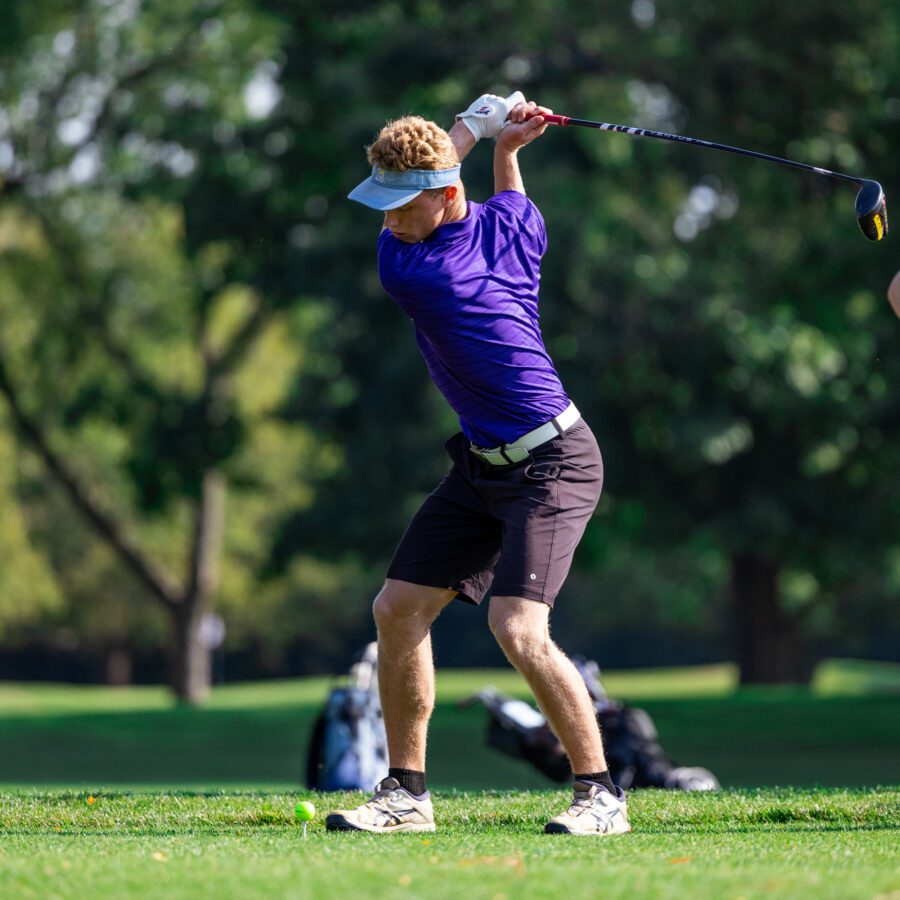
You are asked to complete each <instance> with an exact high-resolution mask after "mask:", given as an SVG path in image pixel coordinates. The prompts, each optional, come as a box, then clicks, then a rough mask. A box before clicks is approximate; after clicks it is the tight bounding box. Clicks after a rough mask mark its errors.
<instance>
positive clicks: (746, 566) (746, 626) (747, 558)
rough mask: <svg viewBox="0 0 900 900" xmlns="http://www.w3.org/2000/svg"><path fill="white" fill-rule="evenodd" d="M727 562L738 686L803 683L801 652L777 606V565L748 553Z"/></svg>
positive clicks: (806, 673) (793, 627) (805, 665)
mask: <svg viewBox="0 0 900 900" xmlns="http://www.w3.org/2000/svg"><path fill="white" fill-rule="evenodd" d="M731 563H732V565H731V599H732V607H733V610H734V621H735V626H736V628H737V662H738V667H739V669H740V681H741V684H742V685H746V684H783V683H787V682H804V683H805V682H808V681H809V677H810V671H811V667H810V665H809V660H808V654H807V650H806V648H805V647H804V646H803V642H802V641H801V639H800V638H799V636H798V633H797V624H796V622H795V621H794V619H793V618H792V617H791V616H789V615H787V614H786V613H785V611H784V610H783V609H782V607H781V603H780V597H779V592H778V573H779V563H778V562H777V561H776V560H773V559H767V558H764V557H762V556H757V555H755V554H752V553H747V554H738V555H736V556H734V557H733V558H732V561H731Z"/></svg>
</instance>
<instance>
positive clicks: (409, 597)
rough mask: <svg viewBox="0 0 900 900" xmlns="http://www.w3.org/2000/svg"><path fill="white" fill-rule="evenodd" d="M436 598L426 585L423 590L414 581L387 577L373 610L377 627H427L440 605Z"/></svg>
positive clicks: (421, 628)
mask: <svg viewBox="0 0 900 900" xmlns="http://www.w3.org/2000/svg"><path fill="white" fill-rule="evenodd" d="M451 596H452V594H451ZM439 601H440V598H439V597H438V596H436V595H435V596H431V594H430V593H429V592H428V589H425V590H424V591H423V590H422V589H421V588H419V586H417V585H413V584H408V583H407V582H403V581H391V580H388V581H387V582H385V585H384V587H383V588H382V589H381V590H380V591H379V593H378V596H377V597H376V598H375V602H374V604H373V605H372V613H373V615H374V616H375V624H376V626H377V627H378V630H379V631H384V630H389V631H394V632H395V631H397V630H403V631H408V632H410V633H416V634H417V633H419V632H422V631H427V630H428V628H429V627H430V626H431V623H432V622H433V621H434V620H435V618H437V614H438V613H439V612H440V609H441V604H440V602H439Z"/></svg>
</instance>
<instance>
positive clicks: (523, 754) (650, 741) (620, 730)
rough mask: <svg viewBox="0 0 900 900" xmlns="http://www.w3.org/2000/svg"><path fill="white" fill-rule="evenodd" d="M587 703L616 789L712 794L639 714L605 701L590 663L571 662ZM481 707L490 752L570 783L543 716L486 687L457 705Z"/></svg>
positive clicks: (707, 782)
mask: <svg viewBox="0 0 900 900" xmlns="http://www.w3.org/2000/svg"><path fill="white" fill-rule="evenodd" d="M574 662H575V665H576V667H577V668H578V671H579V673H580V674H581V677H582V678H583V679H584V682H585V685H586V686H587V689H588V692H589V693H590V695H591V699H592V700H593V702H594V710H595V711H596V714H597V721H598V723H599V724H600V731H601V732H602V734H603V747H604V750H605V752H606V761H607V763H608V765H609V772H610V777H611V778H612V780H613V781H614V782H615V783H616V784H618V785H619V786H620V787H622V788H626V789H627V788H635V787H659V788H672V789H680V790H684V791H714V790H718V788H719V782H718V780H717V779H716V777H715V775H713V773H712V772H710V771H709V770H708V769H703V768H696V767H693V768H689V767H685V766H676V765H675V764H674V763H673V762H672V760H671V759H670V758H669V756H668V755H667V754H666V753H665V752H664V751H663V749H662V747H661V746H660V744H659V735H658V734H657V731H656V726H655V725H654V724H653V720H652V719H651V718H650V716H649V715H648V713H647V712H646V711H645V710H643V709H637V708H635V707H631V706H626V705H625V704H624V703H619V702H617V701H615V700H611V699H610V698H609V697H608V696H607V694H606V691H605V690H604V688H603V685H602V684H601V683H600V678H599V675H600V670H599V668H598V667H597V664H596V663H595V662H589V661H586V660H584V659H580V658H576V659H575V660H574ZM479 700H480V701H481V702H482V703H484V705H485V706H486V707H487V710H488V732H487V740H488V744H489V745H490V746H491V747H494V748H495V749H496V750H499V751H500V752H501V753H506V754H507V755H508V756H513V757H516V758H517V759H525V760H527V761H528V762H530V763H531V764H532V765H533V766H534V767H535V768H536V769H537V770H538V771H540V772H542V773H543V774H544V775H546V776H547V777H548V778H551V779H552V780H554V781H560V782H562V781H567V780H569V779H571V778H572V769H571V767H570V766H569V760H568V758H567V757H566V754H565V751H564V750H563V748H562V745H561V744H560V742H559V740H558V739H557V737H556V735H555V734H554V733H553V731H552V730H551V728H550V726H549V724H548V723H547V720H546V719H545V718H544V716H543V715H542V714H541V713H540V712H539V711H538V710H537V709H535V708H534V707H533V706H531V705H530V704H528V703H526V702H525V701H523V700H516V699H514V698H512V697H507V696H505V695H504V694H501V693H500V692H499V691H497V690H496V689H494V688H491V687H488V688H485V689H483V690H481V691H479V692H478V693H477V694H473V695H472V696H471V697H468V698H467V699H465V700H463V701H461V702H460V704H459V705H460V706H461V707H466V706H471V705H472V704H473V703H475V702H476V701H479Z"/></svg>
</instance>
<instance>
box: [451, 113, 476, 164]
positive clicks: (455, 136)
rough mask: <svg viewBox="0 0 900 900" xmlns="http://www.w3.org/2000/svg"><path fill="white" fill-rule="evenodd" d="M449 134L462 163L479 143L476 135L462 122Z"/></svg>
mask: <svg viewBox="0 0 900 900" xmlns="http://www.w3.org/2000/svg"><path fill="white" fill-rule="evenodd" d="M447 134H448V135H449V136H450V140H451V141H452V142H453V146H454V147H455V148H456V155H457V156H458V157H459V161H460V162H462V161H463V160H464V159H465V158H466V157H467V156H468V155H469V151H470V150H471V149H472V148H473V147H474V146H475V144H476V143H477V141H476V140H475V135H473V134H472V132H471V131H469V129H468V128H466V126H465V125H463V123H462V122H457V123H456V124H455V125H454V126H453V127H452V128H451V129H450V130H449V131H448V132H447Z"/></svg>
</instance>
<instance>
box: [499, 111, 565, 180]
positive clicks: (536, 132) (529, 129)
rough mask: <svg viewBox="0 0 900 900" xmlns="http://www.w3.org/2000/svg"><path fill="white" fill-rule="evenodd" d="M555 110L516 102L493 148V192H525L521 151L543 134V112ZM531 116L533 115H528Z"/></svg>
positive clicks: (544, 126)
mask: <svg viewBox="0 0 900 900" xmlns="http://www.w3.org/2000/svg"><path fill="white" fill-rule="evenodd" d="M550 112H552V110H549V109H547V108H546V107H544V106H538V105H537V104H536V103H534V102H533V101H532V102H530V103H517V104H516V105H515V107H513V109H512V110H511V111H510V113H509V123H508V124H507V126H506V127H505V128H504V129H503V130H502V131H501V132H500V134H499V135H498V136H497V145H496V147H495V148H494V193H495V194H499V193H500V192H501V191H518V192H519V193H520V194H524V193H525V183H524V182H523V181H522V173H521V172H520V171H519V159H518V153H519V150H521V149H522V147H524V146H525V145H526V144H530V143H531V142H532V141H533V140H534V139H535V138H537V137H540V136H541V135H542V134H543V133H544V131H545V130H546V128H547V126H546V125H545V124H544V120H543V118H542V117H541V115H540V113H550ZM528 116H532V117H533V118H528Z"/></svg>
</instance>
